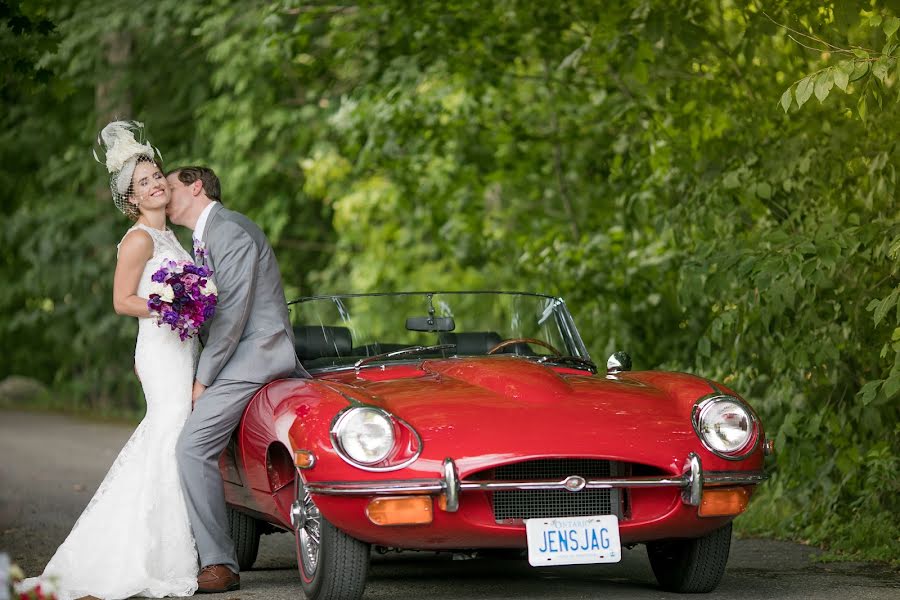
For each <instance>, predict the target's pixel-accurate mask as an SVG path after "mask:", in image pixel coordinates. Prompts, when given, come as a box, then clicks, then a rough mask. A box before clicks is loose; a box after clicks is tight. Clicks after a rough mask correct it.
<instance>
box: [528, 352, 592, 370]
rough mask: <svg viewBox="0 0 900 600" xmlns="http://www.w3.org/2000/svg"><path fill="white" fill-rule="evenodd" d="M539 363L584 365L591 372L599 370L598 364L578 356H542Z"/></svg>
mask: <svg viewBox="0 0 900 600" xmlns="http://www.w3.org/2000/svg"><path fill="white" fill-rule="evenodd" d="M538 362H539V363H548V364H551V365H575V366H576V367H584V368H585V369H587V370H588V371H590V372H591V373H596V372H597V365H595V364H594V363H592V362H591V361H589V360H587V359H586V358H581V357H578V356H542V357H540V358H539V359H538Z"/></svg>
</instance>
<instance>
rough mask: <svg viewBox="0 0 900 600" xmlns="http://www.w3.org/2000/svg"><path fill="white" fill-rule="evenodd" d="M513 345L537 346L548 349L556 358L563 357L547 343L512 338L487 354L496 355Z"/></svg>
mask: <svg viewBox="0 0 900 600" xmlns="http://www.w3.org/2000/svg"><path fill="white" fill-rule="evenodd" d="M513 344H537V345H538V346H543V347H544V348H546V349H548V350H549V351H550V352H552V353H554V354H555V355H556V356H562V352H560V351H559V350H557V349H556V348H554V347H553V346H551V345H550V344H548V343H547V342H544V341H542V340H536V339H534V338H510V339H508V340H503V341H502V342H500V343H499V344H497V345H496V346H494V347H493V348H491V349H490V350H488V352H487V353H488V354H496V353H497V352H499V351H500V350H503V349H504V348H506V347H508V346H512V345H513Z"/></svg>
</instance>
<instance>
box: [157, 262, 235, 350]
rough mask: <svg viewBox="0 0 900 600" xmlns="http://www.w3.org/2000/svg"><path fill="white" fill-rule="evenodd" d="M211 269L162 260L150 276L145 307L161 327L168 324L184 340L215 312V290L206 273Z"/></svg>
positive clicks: (209, 272)
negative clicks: (148, 295)
mask: <svg viewBox="0 0 900 600" xmlns="http://www.w3.org/2000/svg"><path fill="white" fill-rule="evenodd" d="M210 275H212V271H210V270H209V269H208V268H206V267H204V266H200V265H195V264H194V263H192V262H190V261H174V260H164V261H163V262H162V265H160V267H159V270H158V271H156V273H154V274H153V276H152V277H151V278H150V280H151V281H152V283H151V286H150V299H149V300H147V308H149V309H150V314H151V315H154V316H156V324H157V325H158V326H160V327H162V326H163V325H169V326H170V327H171V328H172V330H173V331H177V332H178V337H180V338H181V339H182V340H185V339H187V338H189V337H191V336H192V335H194V334H195V333H197V331H199V329H200V326H201V325H203V323H204V322H205V321H206V320H207V319H211V318H212V316H213V315H214V314H215V313H216V294H217V293H218V290H217V289H216V286H215V284H214V283H213V282H212V281H210V279H209V277H210Z"/></svg>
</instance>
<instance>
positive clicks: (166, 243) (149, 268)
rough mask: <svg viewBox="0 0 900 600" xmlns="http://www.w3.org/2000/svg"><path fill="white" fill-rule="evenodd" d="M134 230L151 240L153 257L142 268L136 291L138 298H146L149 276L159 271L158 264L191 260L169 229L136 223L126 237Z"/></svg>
mask: <svg viewBox="0 0 900 600" xmlns="http://www.w3.org/2000/svg"><path fill="white" fill-rule="evenodd" d="M136 229H140V230H142V231H146V232H147V233H148V234H150V237H151V238H152V239H153V256H152V257H151V258H150V260H148V261H147V265H146V266H145V267H144V272H143V273H142V274H141V280H140V283H138V290H137V293H138V296H142V297H144V298H146V297H147V296H148V295H149V294H150V276H151V275H153V273H154V272H156V270H157V269H159V266H160V263H162V262H163V261H164V260H192V259H191V255H190V254H188V253H187V251H186V250H185V249H184V248H183V247H182V246H181V243H180V242H179V241H178V238H176V237H175V233H174V232H173V231H172V230H171V229H165V230H160V229H154V228H153V227H148V226H146V225H143V224H142V223H138V224H136V225H135V226H134V227H132V228H131V229H129V230H128V231H127V232H126V233H125V235H126V236H127V235H128V234H129V233H131V232H132V231H134V230H136ZM122 239H123V240H124V239H125V238H124V237H123V238H122ZM121 245H122V243H121V242H119V247H121Z"/></svg>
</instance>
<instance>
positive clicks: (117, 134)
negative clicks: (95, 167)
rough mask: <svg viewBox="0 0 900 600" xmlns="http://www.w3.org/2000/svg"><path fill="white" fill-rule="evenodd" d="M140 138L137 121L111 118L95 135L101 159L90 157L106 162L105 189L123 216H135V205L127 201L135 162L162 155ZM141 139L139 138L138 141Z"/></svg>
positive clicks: (141, 128)
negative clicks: (107, 183)
mask: <svg viewBox="0 0 900 600" xmlns="http://www.w3.org/2000/svg"><path fill="white" fill-rule="evenodd" d="M143 137H144V124H143V123H140V122H138V121H113V122H112V123H110V124H109V125H107V126H106V127H104V128H103V130H102V131H101V132H100V135H98V136H97V145H98V146H100V148H101V149H102V151H103V153H104V159H105V160H101V159H100V157H99V156H97V150H96V149H94V159H96V160H97V162H99V163H101V164H105V165H106V169H107V170H108V171H109V173H110V175H109V189H110V191H111V192H112V198H113V203H114V204H115V205H116V208H118V209H119V210H120V211H122V212H123V213H124V214H125V215H127V216H132V217H134V216H137V208H136V207H135V206H134V205H133V204H132V203H130V202H129V201H128V196H129V195H130V193H131V177H132V176H133V175H134V168H135V166H136V165H137V163H138V162H141V161H148V162H153V157H154V154H156V155H159V157H160V159H162V154H160V153H159V150H157V149H156V148H154V147H153V146H151V145H150V144H149V143H148V142H147V141H145V140H144V139H143ZM138 140H142V141H138Z"/></svg>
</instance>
